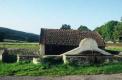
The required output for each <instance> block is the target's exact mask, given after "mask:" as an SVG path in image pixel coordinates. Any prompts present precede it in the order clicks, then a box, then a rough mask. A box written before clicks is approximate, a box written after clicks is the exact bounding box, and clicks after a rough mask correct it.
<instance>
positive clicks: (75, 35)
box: [40, 29, 105, 47]
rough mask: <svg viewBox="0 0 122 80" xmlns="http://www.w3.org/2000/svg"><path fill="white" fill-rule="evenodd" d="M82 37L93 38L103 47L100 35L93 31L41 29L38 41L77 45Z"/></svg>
mask: <svg viewBox="0 0 122 80" xmlns="http://www.w3.org/2000/svg"><path fill="white" fill-rule="evenodd" d="M84 38H92V39H95V40H96V42H97V43H98V46H99V47H105V43H104V40H103V39H102V37H101V36H100V35H99V34H98V33H97V32H94V31H82V32H81V31H78V30H64V29H41V34H40V43H43V44H55V45H72V46H78V45H79V43H80V41H81V40H82V39H84Z"/></svg>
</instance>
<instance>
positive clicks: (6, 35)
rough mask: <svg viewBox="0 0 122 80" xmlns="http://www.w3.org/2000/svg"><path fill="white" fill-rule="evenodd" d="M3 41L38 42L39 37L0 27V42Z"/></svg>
mask: <svg viewBox="0 0 122 80" xmlns="http://www.w3.org/2000/svg"><path fill="white" fill-rule="evenodd" d="M5 39H8V40H17V41H27V42H38V41H39V35H37V34H33V33H27V32H22V31H17V30H12V29H8V28H3V27H0V41H1V42H2V41H4V40H5Z"/></svg>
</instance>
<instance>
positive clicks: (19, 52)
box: [0, 49, 39, 62]
mask: <svg viewBox="0 0 122 80" xmlns="http://www.w3.org/2000/svg"><path fill="white" fill-rule="evenodd" d="M2 51H3V52H2V53H1V54H0V56H1V60H2V61H3V62H19V61H29V60H33V58H37V57H39V55H38V52H35V51H33V50H30V49H3V50H2Z"/></svg>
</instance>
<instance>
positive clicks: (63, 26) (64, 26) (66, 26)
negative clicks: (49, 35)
mask: <svg viewBox="0 0 122 80" xmlns="http://www.w3.org/2000/svg"><path fill="white" fill-rule="evenodd" d="M60 29H65V30H68V29H71V26H70V25H67V24H63V25H62V26H61V28H60Z"/></svg>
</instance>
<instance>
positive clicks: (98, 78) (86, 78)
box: [0, 73, 122, 80]
mask: <svg viewBox="0 0 122 80" xmlns="http://www.w3.org/2000/svg"><path fill="white" fill-rule="evenodd" d="M0 80H122V73H121V74H111V75H105V74H101V75H74V76H60V77H44V76H42V77H41V76H38V77H32V76H3V77H2V76H1V77H0Z"/></svg>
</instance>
